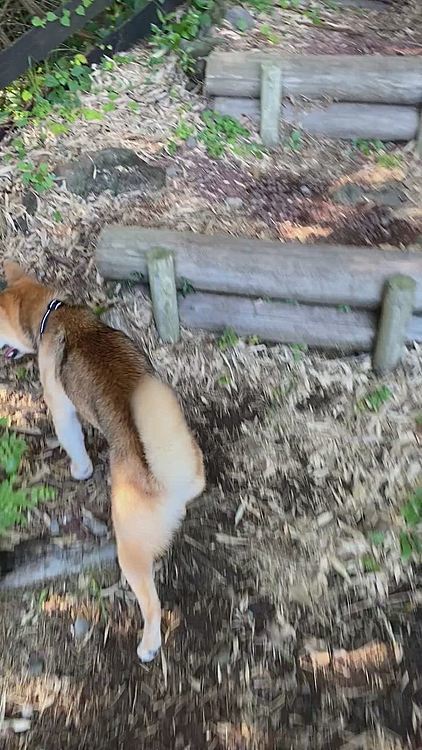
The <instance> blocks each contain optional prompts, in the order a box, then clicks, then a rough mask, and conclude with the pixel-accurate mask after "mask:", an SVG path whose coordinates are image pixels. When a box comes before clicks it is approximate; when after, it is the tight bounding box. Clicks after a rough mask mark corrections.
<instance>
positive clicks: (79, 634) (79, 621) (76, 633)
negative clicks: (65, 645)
mask: <svg viewBox="0 0 422 750" xmlns="http://www.w3.org/2000/svg"><path fill="white" fill-rule="evenodd" d="M89 628H90V625H89V622H88V621H87V620H85V618H84V617H79V615H78V617H77V618H76V620H75V622H74V623H73V626H72V632H73V637H74V639H75V641H81V640H82V639H83V638H85V636H86V634H87V633H88V632H89Z"/></svg>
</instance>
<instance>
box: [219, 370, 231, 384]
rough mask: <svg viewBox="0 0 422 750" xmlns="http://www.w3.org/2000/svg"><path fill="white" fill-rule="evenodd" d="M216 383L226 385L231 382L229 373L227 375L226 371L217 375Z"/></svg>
mask: <svg viewBox="0 0 422 750" xmlns="http://www.w3.org/2000/svg"><path fill="white" fill-rule="evenodd" d="M217 383H218V385H221V386H223V387H224V386H226V385H230V383H231V377H230V375H227V374H226V373H224V374H223V375H219V377H218V378H217Z"/></svg>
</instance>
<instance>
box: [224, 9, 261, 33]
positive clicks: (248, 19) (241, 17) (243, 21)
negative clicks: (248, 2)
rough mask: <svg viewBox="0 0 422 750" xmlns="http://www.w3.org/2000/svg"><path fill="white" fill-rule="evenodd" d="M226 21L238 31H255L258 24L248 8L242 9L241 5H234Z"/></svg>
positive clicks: (228, 11) (226, 16) (227, 14)
mask: <svg viewBox="0 0 422 750" xmlns="http://www.w3.org/2000/svg"><path fill="white" fill-rule="evenodd" d="M225 19H226V21H228V22H229V24H230V25H231V26H233V28H234V29H237V30H238V31H248V30H249V29H253V27H254V26H255V24H256V21H255V19H254V17H253V15H252V14H251V13H249V11H248V10H246V8H242V6H241V5H234V6H233V7H232V8H229V9H228V10H227V12H226V15H225Z"/></svg>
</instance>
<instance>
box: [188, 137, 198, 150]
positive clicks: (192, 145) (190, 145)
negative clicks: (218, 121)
mask: <svg viewBox="0 0 422 750" xmlns="http://www.w3.org/2000/svg"><path fill="white" fill-rule="evenodd" d="M197 145H198V141H197V139H196V138H195V137H194V136H193V135H190V136H189V138H187V140H186V146H187V147H188V148H196V146H197Z"/></svg>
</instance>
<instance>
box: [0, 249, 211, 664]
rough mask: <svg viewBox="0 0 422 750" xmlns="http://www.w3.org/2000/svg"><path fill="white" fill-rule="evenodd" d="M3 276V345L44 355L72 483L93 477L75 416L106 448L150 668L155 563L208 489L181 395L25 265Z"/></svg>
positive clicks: (11, 353)
mask: <svg viewBox="0 0 422 750" xmlns="http://www.w3.org/2000/svg"><path fill="white" fill-rule="evenodd" d="M4 273H5V277H6V282H7V286H6V288H5V290H4V291H2V292H1V293H0V347H1V348H4V347H7V348H6V349H5V356H6V357H8V358H9V359H15V358H17V357H20V356H23V355H24V354H33V353H35V352H38V361H39V370H40V378H41V383H42V386H43V389H44V398H45V401H46V403H47V405H48V407H49V409H50V411H51V415H52V418H53V422H54V426H55V430H56V433H57V437H58V439H59V441H60V444H61V446H62V447H63V448H64V450H65V451H66V453H67V454H68V456H69V458H70V461H71V464H70V471H71V474H72V476H73V477H74V478H75V479H87V478H88V477H90V476H91V473H92V463H91V459H90V457H89V456H88V453H87V451H86V448H85V443H84V437H83V433H82V428H81V425H80V422H79V419H78V416H77V415H78V414H79V415H80V416H81V417H83V418H84V419H86V420H87V421H88V422H90V423H91V424H92V425H93V426H94V427H96V428H98V429H99V430H101V432H102V433H103V434H104V436H105V438H106V440H107V442H108V444H109V447H110V467H111V484H112V493H111V494H112V518H113V524H114V530H115V534H116V542H117V553H118V559H119V563H120V566H121V569H122V571H123V573H124V575H125V577H126V579H127V581H128V583H129V585H130V586H131V588H132V589H133V591H134V593H135V595H136V597H137V599H138V602H139V605H140V608H141V611H142V615H143V618H144V631H143V636H142V640H141V642H140V644H139V646H138V652H137V653H138V656H139V658H140V659H141V661H143V662H147V661H150V660H151V659H153V658H154V656H155V654H156V653H157V651H158V649H159V648H160V645H161V631H160V624H161V606H160V601H159V598H158V595H157V591H156V588H155V584H154V578H153V561H154V558H155V557H156V556H157V555H158V554H160V552H162V551H164V549H165V548H166V546H167V545H168V544H169V542H170V540H171V537H172V533H173V532H174V530H175V528H176V527H177V525H178V523H179V522H180V520H181V519H182V517H183V516H184V512H185V505H186V503H187V502H188V501H189V500H193V499H194V498H195V497H197V496H198V495H199V494H200V493H201V492H202V491H203V489H204V486H205V477H204V467H203V459H202V453H201V451H200V449H199V447H198V445H197V444H196V442H195V440H194V438H193V436H192V434H191V433H190V431H189V429H188V426H187V424H186V421H185V418H184V416H183V414H182V411H181V408H180V406H179V403H178V401H177V399H176V396H175V394H174V393H173V391H172V390H171V389H170V388H169V387H168V386H167V385H165V384H164V383H162V382H160V381H159V380H158V379H157V377H156V376H155V374H154V371H153V369H152V365H151V364H150V362H149V360H148V358H147V357H146V355H145V354H142V353H141V352H140V351H139V350H138V349H137V348H136V346H135V345H134V343H133V342H132V341H131V340H130V339H129V338H128V337H127V336H126V335H125V334H123V333H121V332H120V331H117V330H114V329H112V328H109V327H107V326H106V325H104V324H103V323H101V321H100V320H98V318H96V316H95V315H94V314H92V313H91V312H90V311H89V310H88V309H86V308H83V307H76V306H71V305H68V304H66V303H64V302H63V301H62V300H61V299H60V296H59V297H57V296H55V294H54V292H53V291H52V290H51V289H49V288H47V287H45V286H43V285H42V284H40V283H38V282H37V281H36V280H35V279H33V278H32V277H31V276H28V275H26V274H25V272H24V271H23V270H22V269H21V267H20V266H19V265H18V264H16V263H14V262H11V261H9V262H7V261H6V262H5V263H4Z"/></svg>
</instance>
